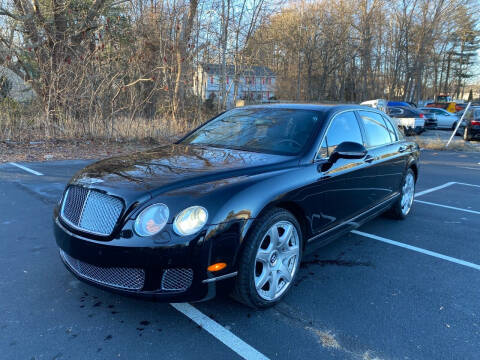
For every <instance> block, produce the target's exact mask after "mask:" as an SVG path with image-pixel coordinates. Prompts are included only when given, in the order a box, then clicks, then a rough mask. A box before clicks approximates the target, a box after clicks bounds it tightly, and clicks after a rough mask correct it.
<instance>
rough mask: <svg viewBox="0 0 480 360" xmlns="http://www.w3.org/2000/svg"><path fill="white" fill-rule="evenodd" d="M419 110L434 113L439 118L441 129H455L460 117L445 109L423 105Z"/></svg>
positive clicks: (438, 123) (436, 118)
mask: <svg viewBox="0 0 480 360" xmlns="http://www.w3.org/2000/svg"><path fill="white" fill-rule="evenodd" d="M418 110H420V111H422V112H424V113H425V114H431V115H433V117H434V119H435V120H437V127H438V128H439V129H454V128H455V126H457V122H458V120H459V119H460V118H459V117H458V115H456V114H452V113H451V112H448V111H447V110H445V109H439V108H433V107H422V108H420V109H418Z"/></svg>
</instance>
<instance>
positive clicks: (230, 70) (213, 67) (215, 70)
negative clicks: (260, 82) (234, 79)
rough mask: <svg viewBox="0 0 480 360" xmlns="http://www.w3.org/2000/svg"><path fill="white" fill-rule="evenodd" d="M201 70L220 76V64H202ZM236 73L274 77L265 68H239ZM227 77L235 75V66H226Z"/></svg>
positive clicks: (272, 73)
mask: <svg viewBox="0 0 480 360" xmlns="http://www.w3.org/2000/svg"><path fill="white" fill-rule="evenodd" d="M202 68H203V70H204V71H205V72H206V73H207V74H213V75H220V74H221V71H222V65H221V64H202ZM238 73H239V74H241V75H243V76H275V73H274V72H273V71H272V70H270V69H269V68H268V67H266V66H241V67H240V68H239V69H238ZM227 75H235V66H234V65H227Z"/></svg>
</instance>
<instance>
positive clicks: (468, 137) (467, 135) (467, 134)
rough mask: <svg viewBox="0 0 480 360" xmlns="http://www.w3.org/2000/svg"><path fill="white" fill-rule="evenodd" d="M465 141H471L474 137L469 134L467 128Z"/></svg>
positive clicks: (464, 131) (464, 135)
mask: <svg viewBox="0 0 480 360" xmlns="http://www.w3.org/2000/svg"><path fill="white" fill-rule="evenodd" d="M463 140H465V141H470V140H472V135H470V134H469V133H468V128H467V127H465V130H463Z"/></svg>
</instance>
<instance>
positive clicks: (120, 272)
mask: <svg viewBox="0 0 480 360" xmlns="http://www.w3.org/2000/svg"><path fill="white" fill-rule="evenodd" d="M60 256H61V257H62V259H63V260H64V261H65V262H66V263H67V264H68V265H69V266H70V268H72V270H73V271H74V272H75V273H76V274H77V275H78V276H80V277H82V278H85V279H88V280H91V281H93V282H96V283H98V284H101V285H107V286H111V287H114V288H119V289H126V290H141V289H142V288H143V285H144V283H145V271H144V270H143V269H138V268H127V267H100V266H96V265H92V264H89V263H86V262H83V261H80V260H78V259H75V258H72V257H71V256H70V255H68V254H67V253H65V252H64V251H63V250H60Z"/></svg>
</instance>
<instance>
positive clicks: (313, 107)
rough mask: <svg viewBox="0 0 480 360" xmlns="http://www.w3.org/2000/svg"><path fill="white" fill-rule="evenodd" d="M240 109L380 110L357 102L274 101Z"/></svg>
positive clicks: (327, 111) (323, 111)
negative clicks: (303, 102) (311, 102)
mask: <svg viewBox="0 0 480 360" xmlns="http://www.w3.org/2000/svg"><path fill="white" fill-rule="evenodd" d="M241 108H242V109H290V110H314V111H320V112H322V113H324V114H325V115H327V116H329V115H331V114H334V113H336V112H339V111H345V110H367V111H368V110H369V111H376V112H380V113H381V111H380V110H378V109H375V108H372V107H370V106H365V105H358V104H302V103H275V104H260V105H247V106H243V107H241Z"/></svg>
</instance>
